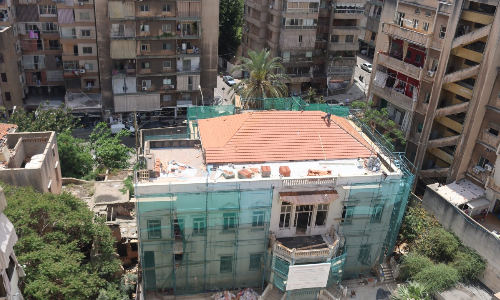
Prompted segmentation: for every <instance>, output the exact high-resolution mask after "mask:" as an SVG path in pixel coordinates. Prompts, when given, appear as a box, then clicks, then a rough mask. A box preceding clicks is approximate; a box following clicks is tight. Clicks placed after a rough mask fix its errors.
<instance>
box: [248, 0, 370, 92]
mask: <svg viewBox="0 0 500 300" xmlns="http://www.w3.org/2000/svg"><path fill="white" fill-rule="evenodd" d="M365 3H366V0H353V1H344V2H342V1H336V0H334V1H320V0H314V1H310V0H307V1H306V0H304V1H301V0H293V1H290V0H289V1H284V0H246V1H245V12H244V16H243V18H244V24H243V43H242V52H243V55H246V54H247V53H248V51H249V50H257V51H260V50H261V49H263V48H268V49H269V50H270V51H271V54H272V56H273V57H276V56H279V57H281V58H282V59H283V67H285V69H286V74H288V75H289V76H290V77H291V82H290V83H289V92H290V93H300V92H301V91H305V90H308V89H309V87H312V88H314V89H316V90H317V91H318V92H319V91H321V92H324V93H325V95H326V94H327V93H329V94H330V95H331V94H332V93H342V92H344V91H346V90H347V88H348V87H350V86H351V85H352V83H353V77H354V68H355V66H356V52H357V51H358V50H359V43H358V38H359V37H360V35H361V34H362V27H361V21H362V19H363V18H364V12H365ZM327 91H328V92H327Z"/></svg>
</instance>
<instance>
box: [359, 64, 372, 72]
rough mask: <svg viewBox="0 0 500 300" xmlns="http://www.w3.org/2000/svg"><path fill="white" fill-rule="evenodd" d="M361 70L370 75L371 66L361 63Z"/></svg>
mask: <svg viewBox="0 0 500 300" xmlns="http://www.w3.org/2000/svg"><path fill="white" fill-rule="evenodd" d="M361 69H363V70H365V71H366V72H368V73H371V72H372V64H369V63H362V64H361Z"/></svg>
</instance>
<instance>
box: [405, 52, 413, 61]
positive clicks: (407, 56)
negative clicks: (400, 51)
mask: <svg viewBox="0 0 500 300" xmlns="http://www.w3.org/2000/svg"><path fill="white" fill-rule="evenodd" d="M411 56H412V53H411V51H410V50H408V51H406V57H405V58H406V59H410V58H411Z"/></svg>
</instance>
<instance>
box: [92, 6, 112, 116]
mask: <svg viewBox="0 0 500 300" xmlns="http://www.w3.org/2000/svg"><path fill="white" fill-rule="evenodd" d="M95 18H96V29H97V53H98V59H99V75H100V86H101V90H102V108H103V109H111V108H113V107H114V105H113V89H112V75H111V74H112V69H113V61H112V60H111V57H110V27H111V25H109V18H108V1H107V0H95Z"/></svg>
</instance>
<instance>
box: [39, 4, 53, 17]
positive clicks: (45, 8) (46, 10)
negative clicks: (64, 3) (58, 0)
mask: <svg viewBox="0 0 500 300" xmlns="http://www.w3.org/2000/svg"><path fill="white" fill-rule="evenodd" d="M38 12H39V13H40V15H56V14H57V9H56V6H55V5H38Z"/></svg>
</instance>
